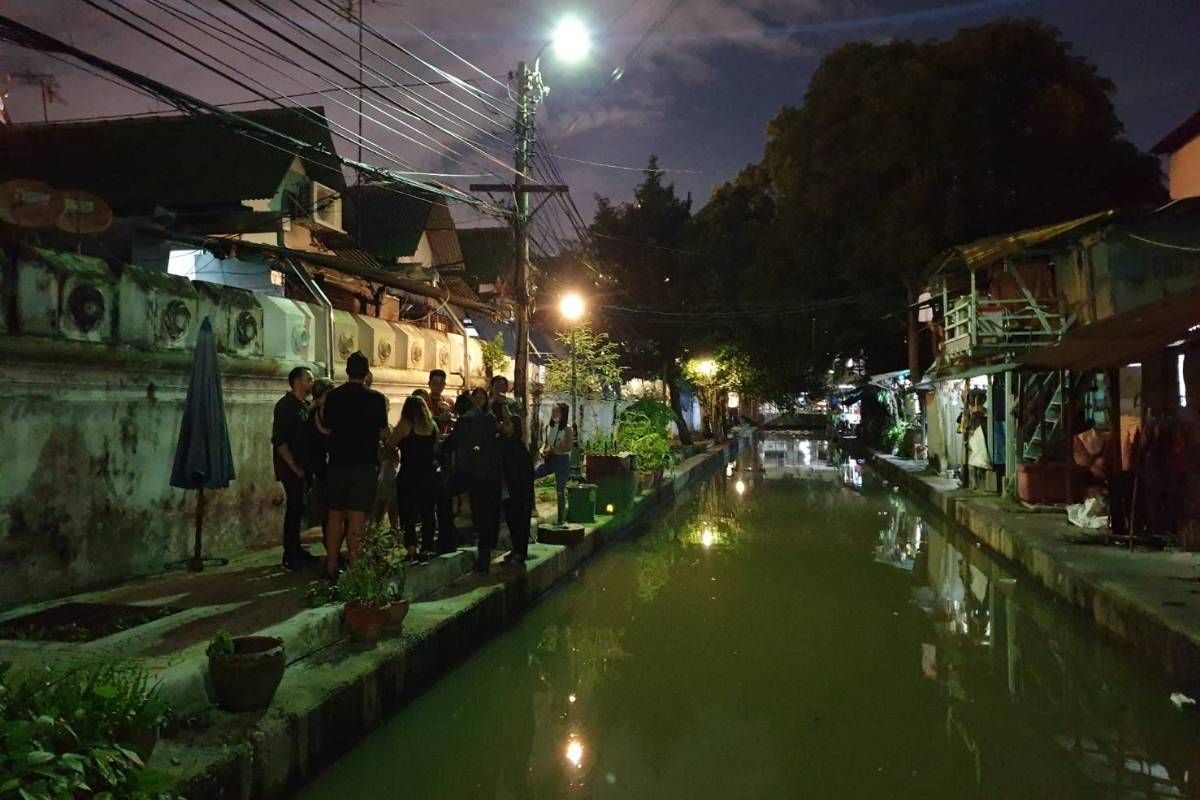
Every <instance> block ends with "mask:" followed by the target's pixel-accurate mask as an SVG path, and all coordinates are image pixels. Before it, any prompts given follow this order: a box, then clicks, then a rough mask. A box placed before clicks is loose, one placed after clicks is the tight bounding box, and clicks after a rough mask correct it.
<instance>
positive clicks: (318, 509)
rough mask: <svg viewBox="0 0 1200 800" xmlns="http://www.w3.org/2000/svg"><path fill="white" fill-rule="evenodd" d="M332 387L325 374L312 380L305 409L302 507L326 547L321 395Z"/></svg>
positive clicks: (325, 436) (326, 468) (325, 463)
mask: <svg viewBox="0 0 1200 800" xmlns="http://www.w3.org/2000/svg"><path fill="white" fill-rule="evenodd" d="M332 389H333V381H331V380H330V379H329V378H317V379H316V380H315V381H314V382H313V388H312V406H311V407H310V408H309V410H308V479H309V485H308V494H307V499H306V500H305V511H306V513H307V515H308V524H309V525H319V526H320V528H321V541H322V542H324V544H325V550H326V552H328V551H329V530H328V529H329V519H328V515H329V500H328V492H327V491H326V484H327V482H328V481H329V429H328V428H326V427H325V422H324V414H325V399H326V398H327V397H328V396H329V392H330V390H332Z"/></svg>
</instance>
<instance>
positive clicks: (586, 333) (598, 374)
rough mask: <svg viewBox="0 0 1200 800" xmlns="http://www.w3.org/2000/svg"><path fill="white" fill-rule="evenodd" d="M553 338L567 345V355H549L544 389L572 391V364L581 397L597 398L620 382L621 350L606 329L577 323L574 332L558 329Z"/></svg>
mask: <svg viewBox="0 0 1200 800" xmlns="http://www.w3.org/2000/svg"><path fill="white" fill-rule="evenodd" d="M556 338H557V339H558V341H559V342H561V343H562V345H563V346H564V347H566V348H567V356H566V357H565V358H559V357H558V356H551V357H550V359H549V361H548V362H547V363H546V390H547V391H550V392H569V391H571V374H572V366H573V367H574V373H575V381H576V386H577V389H578V392H579V396H580V397H586V398H599V397H601V396H603V395H604V393H605V392H606V391H607V390H608V389H610V388H611V387H613V386H616V385H619V384H620V383H621V366H620V365H619V364H618V362H619V360H620V353H619V350H618V348H617V345H616V343H614V342H612V341H610V340H609V338H608V334H607V333H597V332H595V331H593V330H592V329H591V328H589V327H588V326H587V325H580V326H579V327H578V328H576V329H575V332H574V333H570V332H567V333H559V334H558V335H557V337H556ZM572 356H574V360H572ZM573 361H574V363H573Z"/></svg>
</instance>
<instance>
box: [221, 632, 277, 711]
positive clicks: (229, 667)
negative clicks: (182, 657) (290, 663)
mask: <svg viewBox="0 0 1200 800" xmlns="http://www.w3.org/2000/svg"><path fill="white" fill-rule="evenodd" d="M285 667H287V659H286V658H285V656H284V652H283V640H282V639H279V638H277V637H274V636H241V637H238V638H236V639H234V640H233V655H231V656H226V657H224V658H212V657H211V656H210V657H209V659H208V674H209V676H210V677H211V678H212V686H213V691H214V693H215V694H216V696H217V705H219V706H220V707H221V708H223V709H225V710H226V711H255V710H257V709H261V708H266V707H267V706H269V705H270V704H271V700H272V698H274V697H275V690H276V689H278V688H279V682H280V681H281V680H283V670H284V668H285Z"/></svg>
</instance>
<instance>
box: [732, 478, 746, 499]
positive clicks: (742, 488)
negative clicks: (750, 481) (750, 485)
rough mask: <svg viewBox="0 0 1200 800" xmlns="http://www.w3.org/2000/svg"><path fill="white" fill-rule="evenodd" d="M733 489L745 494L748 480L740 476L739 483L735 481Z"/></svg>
mask: <svg viewBox="0 0 1200 800" xmlns="http://www.w3.org/2000/svg"><path fill="white" fill-rule="evenodd" d="M733 490H734V491H735V492H737V493H738V494H740V495H741V494H745V493H746V482H745V481H744V480H742V479H741V478H738V479H737V483H735V484H734V485H733Z"/></svg>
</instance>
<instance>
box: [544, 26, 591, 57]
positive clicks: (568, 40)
mask: <svg viewBox="0 0 1200 800" xmlns="http://www.w3.org/2000/svg"><path fill="white" fill-rule="evenodd" d="M550 41H551V42H552V43H553V44H554V54H555V55H556V56H558V57H559V59H560V60H562V61H565V62H566V63H568V64H574V63H576V62H578V61H581V60H583V59H584V58H586V57H587V54H588V51H590V50H591V49H592V37H591V36H589V35H588V30H587V28H586V27H584V24H583V23H582V22H580V21H579V19H578V18H577V17H564V18H563V20H562V21H561V22H559V23H558V27H557V28H555V29H554V38H552V39H551V40H550Z"/></svg>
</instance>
